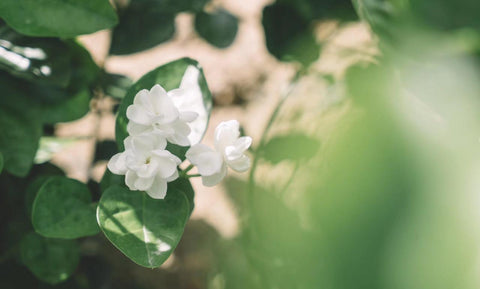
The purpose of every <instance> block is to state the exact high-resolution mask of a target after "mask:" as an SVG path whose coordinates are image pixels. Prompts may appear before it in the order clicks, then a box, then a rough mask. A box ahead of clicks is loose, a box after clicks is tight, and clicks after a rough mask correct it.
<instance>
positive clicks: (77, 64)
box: [0, 24, 99, 176]
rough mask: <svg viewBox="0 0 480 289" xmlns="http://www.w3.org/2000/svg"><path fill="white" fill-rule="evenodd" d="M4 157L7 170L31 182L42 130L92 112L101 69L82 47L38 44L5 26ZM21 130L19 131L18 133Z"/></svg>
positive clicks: (0, 147)
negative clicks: (94, 93)
mask: <svg viewBox="0 0 480 289" xmlns="http://www.w3.org/2000/svg"><path fill="white" fill-rule="evenodd" d="M0 39H1V40H2V41H1V44H0V49H4V50H5V51H6V52H5V53H3V54H2V55H3V58H1V59H0V63H1V64H0V69H1V70H3V72H2V71H0V89H1V90H2V92H3V93H4V94H5V95H8V96H9V97H4V98H2V99H0V105H1V106H0V114H1V116H0V128H1V130H2V131H3V132H4V133H2V135H1V136H0V151H2V152H3V153H4V157H5V169H6V170H7V171H9V172H10V173H12V174H14V175H16V176H25V175H26V174H27V173H28V171H29V169H30V167H31V165H32V162H33V159H34V156H35V152H36V150H37V148H38V143H39V139H40V136H41V131H42V125H43V124H48V123H56V122H66V121H72V120H75V119H78V118H80V117H82V116H83V115H85V114H86V113H87V112H88V110H89V102H90V98H91V86H92V85H93V83H94V82H95V80H96V77H97V75H98V71H99V70H98V67H97V66H96V64H95V63H94V62H93V60H92V58H91V57H90V54H89V53H88V52H87V51H86V50H85V49H84V48H83V47H82V46H80V45H79V44H77V43H75V42H72V41H61V40H59V39H54V38H34V37H27V36H23V35H20V34H18V33H16V32H15V31H13V30H11V29H10V28H8V27H7V26H5V25H4V24H2V25H0ZM13 128H15V129H13Z"/></svg>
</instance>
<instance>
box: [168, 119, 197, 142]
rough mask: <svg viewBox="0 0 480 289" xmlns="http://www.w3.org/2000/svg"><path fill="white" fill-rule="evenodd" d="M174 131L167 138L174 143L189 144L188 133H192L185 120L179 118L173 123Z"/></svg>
mask: <svg viewBox="0 0 480 289" xmlns="http://www.w3.org/2000/svg"><path fill="white" fill-rule="evenodd" d="M172 128H173V130H174V133H173V134H171V135H168V136H167V140H168V141H169V142H171V143H173V144H177V145H180V146H189V145H190V141H189V140H188V135H189V134H190V131H191V130H190V127H189V126H188V125H187V124H186V123H185V122H183V121H181V120H177V121H175V122H174V123H173V124H172Z"/></svg>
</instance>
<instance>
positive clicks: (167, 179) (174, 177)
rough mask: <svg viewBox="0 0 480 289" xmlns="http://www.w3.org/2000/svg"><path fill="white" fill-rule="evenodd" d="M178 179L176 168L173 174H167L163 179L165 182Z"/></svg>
mask: <svg viewBox="0 0 480 289" xmlns="http://www.w3.org/2000/svg"><path fill="white" fill-rule="evenodd" d="M176 179H178V170H175V172H174V173H173V175H171V176H169V177H168V178H166V179H165V180H166V181H167V182H173V181H174V180H176Z"/></svg>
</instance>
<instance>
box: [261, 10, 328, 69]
mask: <svg viewBox="0 0 480 289" xmlns="http://www.w3.org/2000/svg"><path fill="white" fill-rule="evenodd" d="M285 19H289V20H288V21H285ZM262 23H263V28H264V31H265V41H266V45H267V49H268V51H269V52H270V53H271V54H273V55H274V56H275V57H276V58H278V59H279V60H282V61H298V62H300V63H302V64H303V65H304V66H308V65H309V64H310V63H312V62H313V61H315V60H316V59H318V57H319V55H320V46H319V45H318V44H317V43H316V39H315V37H314V35H313V31H312V27H311V23H310V21H309V20H307V19H305V18H304V17H303V16H302V15H301V14H300V13H299V12H298V11H297V10H296V9H295V8H294V6H293V5H291V4H284V3H274V4H272V5H269V6H267V7H265V8H264V10H263V17H262Z"/></svg>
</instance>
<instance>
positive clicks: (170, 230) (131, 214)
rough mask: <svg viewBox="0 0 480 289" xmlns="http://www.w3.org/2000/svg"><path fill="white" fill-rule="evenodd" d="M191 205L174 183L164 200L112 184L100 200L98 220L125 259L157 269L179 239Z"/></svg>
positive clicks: (170, 184)
mask: <svg viewBox="0 0 480 289" xmlns="http://www.w3.org/2000/svg"><path fill="white" fill-rule="evenodd" d="M187 182H188V181H187ZM190 206H191V205H190V202H189V200H188V197H187V196H186V194H185V192H184V191H182V187H181V186H179V185H174V184H173V183H169V184H168V193H167V196H166V198H165V199H164V200H155V199H152V198H150V197H149V196H148V195H147V194H146V193H144V192H139V191H129V190H128V189H126V188H124V187H120V186H113V187H110V188H109V189H107V190H106V191H105V192H104V193H103V195H102V198H101V199H100V203H99V205H98V210H97V219H98V222H99V224H100V228H101V229H102V231H103V232H104V233H105V235H106V236H107V238H108V239H109V240H110V242H112V243H113V244H114V245H115V247H117V248H118V249H119V250H120V251H122V252H123V253H124V254H125V255H126V256H127V257H128V258H130V259H131V260H132V261H134V262H135V263H137V264H139V265H141V266H144V267H148V268H156V267H159V266H160V265H162V264H163V262H165V260H167V258H168V257H169V256H170V254H171V253H172V252H173V250H174V249H175V247H176V246H177V244H178V242H179V241H180V238H181V237H182V234H183V230H184V228H185V224H186V222H187V220H188V218H189V216H190V209H191V207H190Z"/></svg>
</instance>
